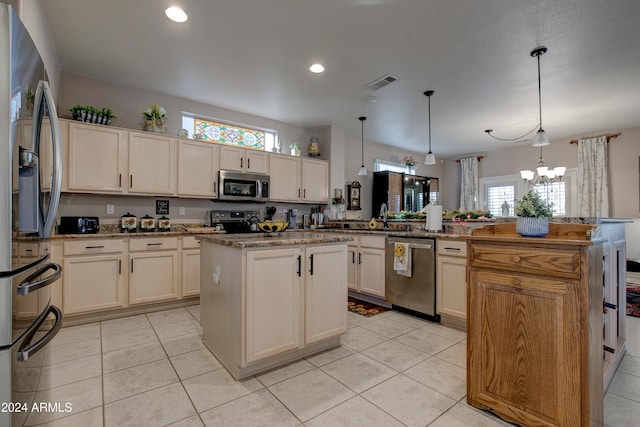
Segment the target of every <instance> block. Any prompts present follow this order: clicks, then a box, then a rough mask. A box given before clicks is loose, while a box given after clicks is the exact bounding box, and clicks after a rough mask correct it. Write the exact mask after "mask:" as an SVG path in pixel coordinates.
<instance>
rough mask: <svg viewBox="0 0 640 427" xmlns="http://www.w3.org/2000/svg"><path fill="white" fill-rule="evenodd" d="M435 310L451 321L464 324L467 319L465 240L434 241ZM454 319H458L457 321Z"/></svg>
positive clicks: (445, 320)
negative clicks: (435, 249)
mask: <svg viewBox="0 0 640 427" xmlns="http://www.w3.org/2000/svg"><path fill="white" fill-rule="evenodd" d="M436 247H437V253H436V312H437V313H438V314H440V315H441V316H442V321H443V323H447V320H449V319H447V318H452V320H454V321H453V322H452V323H455V324H457V325H458V326H464V323H465V321H466V320H467V242H466V241H463V240H444V239H438V240H437V241H436ZM455 320H458V321H457V322H456V321H455Z"/></svg>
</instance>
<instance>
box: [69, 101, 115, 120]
mask: <svg viewBox="0 0 640 427" xmlns="http://www.w3.org/2000/svg"><path fill="white" fill-rule="evenodd" d="M69 111H70V112H71V114H72V115H73V118H74V119H75V120H79V121H81V122H88V123H97V124H99V125H108V124H110V123H111V119H115V118H116V117H117V116H116V115H115V114H113V111H111V108H96V107H93V106H91V105H82V104H76V105H74V106H73V107H71V108H69Z"/></svg>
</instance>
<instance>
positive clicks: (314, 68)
mask: <svg viewBox="0 0 640 427" xmlns="http://www.w3.org/2000/svg"><path fill="white" fill-rule="evenodd" d="M309 71H311V72H312V73H321V72H323V71H324V67H323V66H322V64H313V65H312V66H311V67H309Z"/></svg>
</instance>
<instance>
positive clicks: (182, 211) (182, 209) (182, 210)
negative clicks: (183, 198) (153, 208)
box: [178, 206, 186, 215]
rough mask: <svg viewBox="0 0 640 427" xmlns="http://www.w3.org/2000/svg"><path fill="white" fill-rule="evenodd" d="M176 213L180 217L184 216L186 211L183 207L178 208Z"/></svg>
mask: <svg viewBox="0 0 640 427" xmlns="http://www.w3.org/2000/svg"><path fill="white" fill-rule="evenodd" d="M178 213H179V214H180V215H184V214H186V209H185V208H184V206H180V208H178Z"/></svg>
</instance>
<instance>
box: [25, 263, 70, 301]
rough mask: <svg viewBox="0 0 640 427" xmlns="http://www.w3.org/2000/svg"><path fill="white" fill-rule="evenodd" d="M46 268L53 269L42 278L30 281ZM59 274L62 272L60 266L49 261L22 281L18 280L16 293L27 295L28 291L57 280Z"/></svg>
mask: <svg viewBox="0 0 640 427" xmlns="http://www.w3.org/2000/svg"><path fill="white" fill-rule="evenodd" d="M47 270H53V274H50V275H49V276H47V277H45V278H44V279H40V280H37V281H35V282H32V280H33V279H35V278H36V277H38V276H40V275H42V274H43V273H44V272H45V271H47ZM60 274H62V267H60V265H58V264H56V263H53V262H52V263H49V264H47V265H45V266H44V267H42V268H41V269H39V270H37V271H36V272H34V273H33V274H31V275H30V276H29V277H27V278H26V279H24V280H23V281H22V282H20V284H19V285H18V288H17V293H18V295H27V294H28V293H30V292H33V291H37V290H38V289H40V288H44V287H45V286H48V285H50V284H51V283H53V282H55V281H56V280H58V278H59V277H60Z"/></svg>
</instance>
